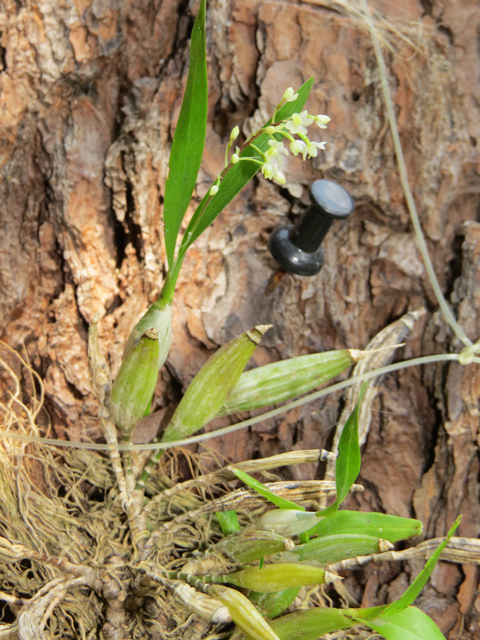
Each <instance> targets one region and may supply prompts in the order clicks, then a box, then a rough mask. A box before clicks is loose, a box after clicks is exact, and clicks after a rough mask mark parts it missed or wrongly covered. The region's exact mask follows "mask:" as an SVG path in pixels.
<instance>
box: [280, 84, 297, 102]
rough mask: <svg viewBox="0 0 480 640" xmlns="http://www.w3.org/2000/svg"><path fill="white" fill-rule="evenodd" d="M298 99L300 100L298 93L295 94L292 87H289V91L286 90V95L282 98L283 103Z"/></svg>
mask: <svg viewBox="0 0 480 640" xmlns="http://www.w3.org/2000/svg"><path fill="white" fill-rule="evenodd" d="M297 98H298V93H295V91H294V90H293V88H292V87H288V89H285V93H284V94H283V97H282V102H293V101H294V100H296V99H297Z"/></svg>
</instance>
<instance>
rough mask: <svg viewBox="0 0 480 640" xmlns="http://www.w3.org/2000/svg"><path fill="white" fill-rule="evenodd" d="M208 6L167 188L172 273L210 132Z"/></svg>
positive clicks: (198, 28)
mask: <svg viewBox="0 0 480 640" xmlns="http://www.w3.org/2000/svg"><path fill="white" fill-rule="evenodd" d="M205 3H206V0H201V2H200V8H199V10H198V15H197V18H196V20H195V24H194V26H193V31H192V38H191V46H190V68H189V71H188V78H187V86H186V88H185V95H184V98H183V103H182V108H181V110H180V116H179V118H178V122H177V127H176V129H175V135H174V137H173V143H172V150H171V152H170V161H169V165H168V166H169V172H168V178H167V183H166V185H165V201H164V213H163V216H164V223H165V248H166V252H167V258H168V265H169V267H170V269H171V268H172V266H173V263H174V257H175V244H176V241H177V236H178V232H179V229H180V225H181V224H182V220H183V217H184V216H185V212H186V210H187V207H188V205H189V203H190V199H191V197H192V193H193V190H194V188H195V184H196V181H197V174H198V170H199V168H200V163H201V160H202V154H203V147H204V145H205V135H206V130H207V96H208V87H207V60H206V44H205V43H206V37H205Z"/></svg>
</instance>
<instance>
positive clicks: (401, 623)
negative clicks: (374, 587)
mask: <svg viewBox="0 0 480 640" xmlns="http://www.w3.org/2000/svg"><path fill="white" fill-rule="evenodd" d="M397 602H398V600H397ZM375 608H377V607H375ZM350 611H351V612H353V611H356V613H357V615H356V616H355V618H356V619H357V620H358V621H359V622H363V623H365V624H367V625H368V626H369V627H370V628H371V629H373V630H374V631H376V632H377V633H380V634H381V635H382V636H383V637H384V638H386V640H445V636H444V635H443V633H442V632H441V631H440V629H439V628H438V627H437V625H436V624H435V622H434V621H433V620H432V619H431V618H429V617H428V616H427V614H425V613H423V611H420V609H417V608H416V607H408V608H406V609H402V610H401V611H397V612H396V613H393V614H390V613H388V611H389V607H386V608H384V609H383V611H382V612H381V613H380V615H379V616H377V617H374V618H369V610H368V609H363V610H362V609H356V610H354V609H350Z"/></svg>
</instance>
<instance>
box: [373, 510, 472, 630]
mask: <svg viewBox="0 0 480 640" xmlns="http://www.w3.org/2000/svg"><path fill="white" fill-rule="evenodd" d="M461 519H462V516H459V517H458V518H457V519H456V520H455V522H454V523H453V525H452V526H451V527H450V531H449V532H448V534H447V537H446V538H445V540H444V541H443V542H442V543H441V544H440V545H439V546H438V547H437V549H436V550H435V551H434V553H433V554H432V556H431V557H430V558H429V560H428V562H427V563H426V565H425V567H424V568H423V569H422V571H420V573H419V574H418V576H417V577H416V578H415V580H414V581H413V582H412V584H411V585H410V586H409V587H408V589H407V590H406V591H405V593H404V594H403V596H402V597H401V598H399V599H398V600H396V601H395V602H392V604H390V605H388V607H387V608H386V609H385V611H384V612H383V613H382V616H387V615H388V616H389V617H390V616H391V615H393V614H395V613H397V612H400V611H402V610H403V609H406V607H408V606H410V605H411V604H412V602H414V600H415V599H416V598H417V597H418V595H419V594H420V592H421V590H422V589H423V587H424V586H425V584H426V582H427V580H428V579H429V577H430V575H431V573H432V571H433V569H434V568H435V565H436V564H437V562H438V559H439V558H440V556H441V554H442V551H443V550H444V549H445V547H446V546H447V544H448V542H449V540H450V538H451V537H452V536H453V534H454V533H455V530H456V529H457V527H458V525H459V524H460V520H461ZM442 637H443V636H442Z"/></svg>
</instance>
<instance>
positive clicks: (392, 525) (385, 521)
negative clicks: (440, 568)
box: [309, 509, 423, 542]
mask: <svg viewBox="0 0 480 640" xmlns="http://www.w3.org/2000/svg"><path fill="white" fill-rule="evenodd" d="M422 528H423V527H422V523H421V522H420V520H414V519H413V518H401V517H400V516H392V515H389V514H387V513H374V512H372V513H365V512H363V511H348V510H346V509H344V510H342V511H338V512H337V513H335V514H334V515H332V516H330V517H328V518H325V519H324V520H322V521H321V522H319V523H318V524H317V525H316V526H315V527H314V528H313V529H311V530H310V531H309V533H312V532H313V533H316V534H317V535H318V536H330V535H334V534H340V533H357V534H359V535H362V534H364V535H369V536H375V537H376V538H383V540H388V541H389V542H397V541H398V540H405V539H406V538H410V537H412V536H417V535H419V534H420V533H422Z"/></svg>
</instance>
